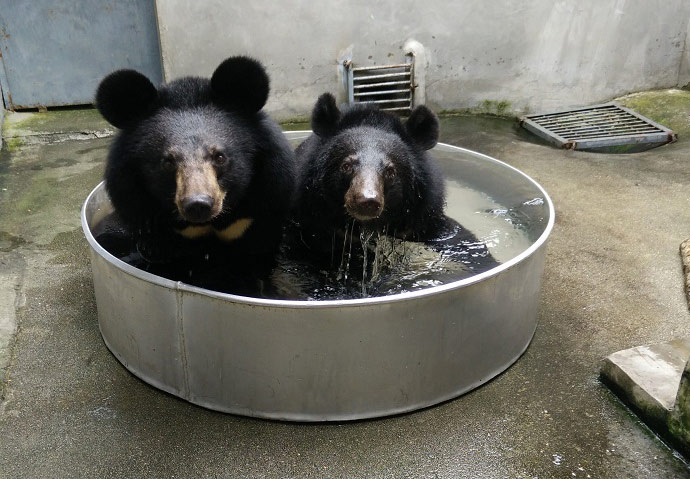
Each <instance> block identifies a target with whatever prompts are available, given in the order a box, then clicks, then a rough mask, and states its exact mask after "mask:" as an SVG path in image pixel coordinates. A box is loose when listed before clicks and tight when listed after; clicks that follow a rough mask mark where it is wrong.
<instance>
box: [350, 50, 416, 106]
mask: <svg viewBox="0 0 690 479" xmlns="http://www.w3.org/2000/svg"><path fill="white" fill-rule="evenodd" d="M346 66H347V87H348V88H347V89H348V92H347V93H348V100H349V102H350V104H352V103H373V104H376V105H378V106H379V108H381V109H382V110H388V111H400V112H403V113H404V112H405V111H407V112H409V111H410V110H411V109H412V101H413V91H414V64H413V63H400V64H397V65H379V66H372V67H355V66H354V65H353V64H352V63H351V62H350V63H349V64H348V65H346Z"/></svg>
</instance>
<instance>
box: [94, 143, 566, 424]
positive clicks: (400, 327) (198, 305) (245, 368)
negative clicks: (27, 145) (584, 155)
mask: <svg viewBox="0 0 690 479" xmlns="http://www.w3.org/2000/svg"><path fill="white" fill-rule="evenodd" d="M304 136H305V133H304V132H293V133H288V137H289V138H291V139H293V140H297V139H299V138H301V137H304ZM436 153H438V154H440V155H441V156H443V157H444V158H445V159H444V160H443V161H442V163H443V165H442V167H443V168H444V170H446V175H448V174H451V175H453V174H455V173H454V171H455V170H456V169H457V170H461V171H462V172H465V173H467V172H469V173H470V175H469V176H471V177H473V178H474V179H475V180H476V182H477V188H479V189H481V190H482V191H485V192H486V193H487V194H488V195H489V196H490V197H491V198H492V199H494V200H495V201H497V202H499V203H501V204H511V201H512V202H514V201H522V200H524V199H525V198H527V199H529V198H534V197H539V198H542V199H543V204H542V205H541V206H540V207H538V210H539V212H538V214H540V215H542V220H541V221H539V222H538V224H536V225H535V226H534V231H529V232H527V233H528V236H529V237H530V238H532V239H531V240H530V243H529V246H528V247H526V248H525V249H524V250H522V251H520V252H519V254H516V255H515V256H514V257H512V258H509V259H507V260H505V261H504V262H503V263H502V264H501V265H500V266H497V267H495V268H493V269H491V270H489V271H487V272H484V273H482V274H479V275H476V276H472V277H470V278H467V279H464V280H461V281H456V282H453V283H449V284H444V285H441V286H435V287H431V288H428V289H424V290H421V291H415V292H408V293H402V294H397V295H392V296H384V297H374V298H365V299H358V300H341V301H287V300H265V299H257V298H248V297H241V296H234V295H229V294H222V293H217V292H214V291H208V290H204V289H201V288H197V287H193V286H189V285H187V284H184V283H181V282H174V281H170V280H167V279H164V278H161V277H158V276H154V275H152V274H149V273H146V272H144V271H141V270H139V269H137V268H134V267H132V266H130V265H128V264H126V263H124V262H122V261H120V260H118V259H117V258H115V257H113V256H112V255H110V254H109V253H108V252H107V251H105V250H104V249H103V248H102V247H101V246H100V245H99V244H98V243H97V242H96V241H95V240H94V237H93V235H92V233H91V230H92V227H93V226H95V225H96V224H97V223H98V221H99V220H100V219H101V218H103V216H104V215H105V214H107V213H108V212H110V211H111V210H112V206H111V205H110V202H109V199H108V197H107V194H106V192H105V188H104V185H103V184H102V183H101V184H100V185H98V186H97V187H96V188H95V189H94V190H93V191H92V192H91V194H90V195H89V196H88V198H87V199H86V201H85V203H84V207H83V209H82V217H81V218H82V226H83V229H84V234H85V235H86V239H87V240H88V242H89V244H90V246H91V264H92V269H93V282H94V289H95V294H96V303H97V306H98V321H99V325H100V330H101V334H102V335H103V339H104V341H105V343H106V345H107V346H108V348H109V349H110V351H112V353H113V354H114V355H115V357H116V358H117V359H118V360H119V361H120V362H121V363H122V364H123V365H124V366H125V367H126V368H127V369H128V370H130V371H131V372H132V373H134V374H135V375H136V376H138V377H139V378H141V379H143V380H144V381H146V382H147V383H149V384H151V385H153V386H155V387H157V388H160V389H162V390H164V391H167V392H169V393H171V394H174V395H176V396H179V397H181V398H183V399H186V400H187V401H190V402H192V403H194V404H198V405H200V406H204V407H207V408H210V409H215V410H218V411H224V412H230V413H235V414H242V415H246V416H255V417H264V418H273V419H282V420H290V421H341V420H352V419H361V418H371V417H378V416H386V415H391V414H397V413H401V412H406V411H412V410H415V409H419V408H423V407H426V406H430V405H433V404H437V403H439V402H442V401H445V400H448V399H451V398H454V397H456V396H459V395H461V394H463V393H465V392H467V391H470V390H471V389H473V388H476V387H477V386H480V385H482V384H484V383H486V382H487V381H489V380H490V379H491V378H493V377H494V376H496V375H497V374H499V373H501V372H502V371H504V370H505V369H506V368H508V367H509V366H510V365H511V364H512V363H513V362H515V361H516V360H517V359H518V358H519V357H520V355H521V354H522V353H523V352H524V351H525V349H526V348H527V346H528V345H529V343H530V341H531V339H532V336H533V334H534V331H535V328H536V325H537V306H538V302H539V290H540V281H541V275H542V271H543V262H544V255H545V246H546V240H547V237H548V236H549V233H550V232H551V229H552V227H553V222H554V211H553V205H552V203H551V200H550V199H549V197H548V195H547V194H546V192H545V191H544V190H543V189H542V188H541V186H539V185H538V184H537V183H536V182H534V180H532V179H531V178H529V177H528V176H526V175H524V174H523V173H521V172H519V171H518V170H516V169H514V168H512V167H511V166H508V165H506V164H505V163H502V162H500V161H497V160H495V159H493V158H490V157H487V156H485V155H481V154H479V153H475V152H471V151H469V150H465V149H462V148H456V147H452V146H449V145H443V144H439V145H438V146H437V147H436ZM452 206H453V205H452V204H450V203H449V205H448V207H449V209H452ZM456 219H459V220H462V219H461V218H456Z"/></svg>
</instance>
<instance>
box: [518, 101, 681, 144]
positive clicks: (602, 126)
mask: <svg viewBox="0 0 690 479" xmlns="http://www.w3.org/2000/svg"><path fill="white" fill-rule="evenodd" d="M520 124H521V125H522V126H523V127H525V128H526V129H527V130H529V131H531V132H532V133H534V134H535V135H537V136H540V137H541V138H544V139H545V140H547V141H549V142H551V143H554V144H556V145H558V146H560V147H562V148H567V149H578V150H591V149H597V148H605V147H612V146H613V147H615V146H623V145H641V144H651V146H658V145H663V144H665V143H669V142H671V141H675V140H676V134H675V133H673V131H671V130H669V129H668V128H666V127H664V126H662V125H659V124H658V123H654V122H653V121H652V120H650V119H649V118H645V117H644V116H642V115H639V114H638V113H636V112H634V111H632V110H630V109H628V108H625V107H622V106H620V105H617V104H615V103H607V104H605V105H597V106H593V107H589V108H581V109H578V110H571V111H561V112H557V113H547V114H542V115H528V116H524V117H522V118H520Z"/></svg>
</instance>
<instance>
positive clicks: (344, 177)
mask: <svg viewBox="0 0 690 479" xmlns="http://www.w3.org/2000/svg"><path fill="white" fill-rule="evenodd" d="M311 123H312V130H313V132H314V133H313V134H312V135H311V136H310V137H309V138H308V139H307V140H305V141H304V142H303V143H302V144H301V145H300V146H299V147H298V148H297V151H296V153H297V161H298V164H299V168H300V174H299V197H298V200H297V206H296V213H295V220H296V221H297V223H298V224H299V226H300V228H301V231H302V240H303V241H304V242H306V243H307V245H308V246H309V247H315V248H317V249H318V248H319V246H323V249H327V248H330V247H331V243H332V238H333V232H334V230H336V231H338V230H340V231H341V232H342V231H344V230H345V228H346V225H347V224H349V223H357V224H360V225H363V226H364V227H365V228H367V229H370V230H379V231H380V230H383V229H384V228H385V229H386V230H387V232H388V234H390V235H393V236H396V237H399V238H404V239H409V240H412V241H425V240H428V239H432V238H435V237H436V236H438V234H439V233H440V232H441V230H442V229H444V228H445V227H446V225H447V221H446V217H445V216H444V214H443V208H444V202H445V194H444V182H443V178H442V176H441V174H440V171H439V170H438V168H437V167H436V165H435V164H434V163H433V161H432V160H431V158H430V156H429V154H428V153H427V150H429V149H431V148H433V147H434V146H435V145H436V143H437V141H438V135H439V124H438V119H437V117H436V115H434V113H433V112H432V111H431V110H429V109H428V108H427V107H425V106H417V107H416V108H415V109H414V110H413V111H412V113H411V114H410V116H409V118H408V119H407V121H406V122H405V123H403V122H402V121H401V120H400V119H399V118H398V117H397V116H395V115H393V114H391V113H387V112H384V111H381V110H379V109H378V108H376V107H372V106H369V105H353V106H351V107H349V108H348V109H347V110H345V111H344V112H341V111H340V110H339V109H338V107H337V106H336V102H335V98H334V97H333V95H331V94H329V93H326V94H323V95H321V97H319V99H318V101H317V103H316V105H315V106H314V110H313V113H312V119H311ZM354 220H356V221H354ZM355 227H356V225H355ZM350 233H351V234H352V231H350Z"/></svg>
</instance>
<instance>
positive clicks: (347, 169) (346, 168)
mask: <svg viewBox="0 0 690 479" xmlns="http://www.w3.org/2000/svg"><path fill="white" fill-rule="evenodd" d="M352 168H353V166H352V162H351V161H343V162H342V163H341V164H340V171H342V172H343V173H345V174H346V175H349V174H351V173H352Z"/></svg>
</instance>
